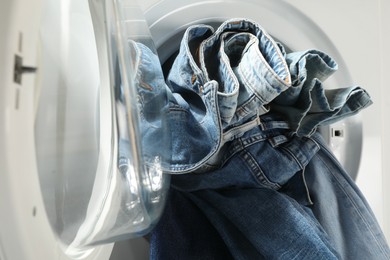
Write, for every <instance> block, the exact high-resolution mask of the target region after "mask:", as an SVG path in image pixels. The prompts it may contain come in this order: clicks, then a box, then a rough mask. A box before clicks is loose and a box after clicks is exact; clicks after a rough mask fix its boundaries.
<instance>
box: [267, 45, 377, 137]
mask: <svg viewBox="0 0 390 260" xmlns="http://www.w3.org/2000/svg"><path fill="white" fill-rule="evenodd" d="M286 61H287V63H288V65H289V68H290V73H291V79H292V86H291V87H290V88H289V89H288V90H287V91H285V92H283V93H282V94H281V95H279V96H278V97H277V98H276V99H275V101H274V102H272V105H271V107H272V109H273V110H276V111H278V112H280V113H282V114H284V115H285V116H286V117H287V118H288V120H289V122H290V124H291V127H292V129H294V131H295V132H296V134H297V135H299V136H309V135H311V134H312V133H314V132H315V130H316V129H317V127H318V126H320V125H328V124H331V123H334V122H337V121H340V120H342V119H344V118H346V117H348V116H352V115H354V114H356V113H358V112H359V111H360V110H362V109H363V108H365V107H367V106H369V105H371V104H372V101H371V98H370V96H369V94H368V93H367V92H366V91H365V90H364V89H362V88H361V87H359V86H352V87H348V88H337V89H324V87H323V84H322V82H323V81H325V80H326V79H327V78H328V77H329V76H331V75H332V74H333V73H334V72H335V71H336V70H337V64H336V62H335V61H334V60H333V59H332V58H331V57H330V56H329V55H327V54H325V53H323V52H321V51H318V50H308V51H302V52H293V53H289V54H287V56H286Z"/></svg>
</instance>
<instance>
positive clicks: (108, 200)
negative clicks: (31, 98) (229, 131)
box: [35, 0, 170, 258]
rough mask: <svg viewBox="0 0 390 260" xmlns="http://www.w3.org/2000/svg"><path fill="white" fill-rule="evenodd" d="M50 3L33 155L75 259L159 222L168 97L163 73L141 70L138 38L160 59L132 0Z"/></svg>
mask: <svg viewBox="0 0 390 260" xmlns="http://www.w3.org/2000/svg"><path fill="white" fill-rule="evenodd" d="M45 2H46V3H45V9H44V11H43V14H42V23H41V28H40V49H39V50H38V51H39V54H40V55H39V56H40V62H39V70H38V73H39V80H38V82H37V88H38V89H39V91H38V93H39V94H37V95H36V97H35V102H36V107H37V109H36V111H35V143H36V159H37V165H38V172H39V179H40V185H41V190H42V196H43V200H44V203H45V209H46V213H47V216H48V219H49V221H50V224H51V226H52V229H53V231H54V233H55V234H56V236H57V238H58V241H59V243H60V244H61V245H62V246H63V248H64V251H65V252H66V253H67V254H68V255H70V256H72V257H75V258H77V257H81V256H83V255H85V254H87V253H88V252H89V251H91V250H93V247H94V246H96V245H98V244H102V243H111V242H115V241H117V240H122V239H127V238H131V237H135V236H142V235H145V234H146V233H147V232H148V231H150V229H151V228H152V227H153V226H154V224H155V223H156V222H157V220H158V218H159V216H160V214H161V212H162V209H163V207H164V201H165V198H166V193H167V187H168V183H169V179H168V177H167V175H166V174H164V173H163V166H164V164H165V163H168V160H169V156H170V149H169V144H170V142H169V140H170V138H169V133H167V131H166V128H165V117H164V111H165V110H164V107H165V106H166V105H167V97H166V93H165V92H164V88H163V87H162V86H161V85H159V83H161V82H160V81H159V79H160V78H162V79H163V75H162V71H158V70H153V71H154V75H153V76H152V77H149V78H148V80H150V82H149V81H144V77H143V78H142V79H141V78H140V75H147V74H148V71H147V68H142V67H140V66H139V57H140V55H139V54H140V46H142V47H143V48H146V49H147V50H148V51H149V52H150V56H149V57H150V59H151V61H154V62H156V61H157V64H158V65H159V63H158V58H157V55H156V53H155V49H154V46H153V42H152V41H151V38H150V35H149V32H148V26H147V25H146V22H143V23H142V22H140V21H142V17H135V19H134V20H136V21H138V22H137V23H134V22H131V21H130V22H129V20H132V19H130V18H131V17H133V15H136V14H138V15H140V14H142V12H137V8H138V6H137V5H136V4H134V2H133V1H127V2H126V1H104V0H91V1H89V2H88V1H86V0H85V1H79V0H67V1H60V2H59V1H56V0H46V1H45ZM158 67H159V66H158ZM160 72H161V73H160ZM156 136H158V138H156ZM156 147H158V149H156Z"/></svg>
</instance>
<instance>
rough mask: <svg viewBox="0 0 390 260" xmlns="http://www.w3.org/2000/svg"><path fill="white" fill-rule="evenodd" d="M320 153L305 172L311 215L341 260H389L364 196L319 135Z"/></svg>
mask: <svg viewBox="0 0 390 260" xmlns="http://www.w3.org/2000/svg"><path fill="white" fill-rule="evenodd" d="M312 138H313V140H315V141H316V142H317V143H318V144H319V146H320V148H321V149H320V150H319V151H318V153H316V154H315V155H314V156H313V158H312V159H311V160H310V162H309V164H308V165H307V166H306V168H305V176H306V183H307V186H308V188H309V190H310V197H311V199H312V201H313V206H312V207H311V208H312V211H313V213H314V215H315V217H316V218H317V219H318V221H319V223H320V224H321V226H322V227H323V228H324V230H325V231H326V232H327V234H328V235H329V237H330V239H331V241H332V242H333V244H334V245H335V247H336V250H337V251H338V252H339V253H340V255H341V257H342V259H376V260H385V259H390V249H389V246H388V244H387V242H386V239H385V237H384V235H383V233H382V230H381V228H380V226H379V224H378V222H377V220H376V218H375V216H374V214H373V212H372V210H371V208H370V206H369V204H368V203H367V201H366V199H365V198H364V196H363V194H362V193H361V191H360V190H359V188H358V187H357V186H356V184H355V183H354V181H353V180H352V179H351V177H350V175H349V174H347V173H346V172H345V170H344V169H343V167H342V166H341V165H340V163H339V162H338V160H337V159H336V158H335V157H334V155H333V154H332V152H331V151H330V150H329V148H328V146H327V144H326V143H325V141H324V140H323V138H322V137H321V135H320V134H318V133H315V134H314V135H312Z"/></svg>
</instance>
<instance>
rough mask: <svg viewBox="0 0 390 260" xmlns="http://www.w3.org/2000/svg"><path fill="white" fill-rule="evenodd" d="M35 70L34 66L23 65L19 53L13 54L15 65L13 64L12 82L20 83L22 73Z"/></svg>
mask: <svg viewBox="0 0 390 260" xmlns="http://www.w3.org/2000/svg"><path fill="white" fill-rule="evenodd" d="M36 71H37V68H36V67H30V66H24V65H23V58H22V57H21V56H19V55H17V54H16V55H15V65H14V82H15V83H18V84H22V75H23V74H24V73H35V72H36Z"/></svg>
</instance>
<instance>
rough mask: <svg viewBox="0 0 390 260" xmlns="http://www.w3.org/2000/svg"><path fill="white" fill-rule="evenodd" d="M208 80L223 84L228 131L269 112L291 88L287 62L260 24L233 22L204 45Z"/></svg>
mask: <svg viewBox="0 0 390 260" xmlns="http://www.w3.org/2000/svg"><path fill="white" fill-rule="evenodd" d="M199 56H200V64H201V68H202V70H203V72H204V74H205V78H206V80H216V81H217V82H218V83H219V92H218V95H219V96H218V97H219V99H218V100H219V107H220V113H221V119H222V122H223V123H224V127H225V128H228V127H229V126H231V125H235V124H239V123H240V122H243V121H245V119H248V118H250V117H252V116H253V115H256V114H257V115H262V114H264V113H267V112H268V109H267V108H266V107H265V105H267V104H268V103H269V102H270V101H271V100H273V99H274V98H275V97H276V96H278V95H279V94H280V93H281V92H282V91H284V90H286V89H287V88H288V87H289V86H290V85H291V78H290V73H289V70H288V66H287V64H286V61H285V59H284V57H283V54H282V53H281V50H280V48H279V46H278V45H277V43H276V42H275V41H274V40H273V39H272V38H271V37H270V36H269V35H268V34H267V32H266V31H265V30H264V29H263V28H261V27H260V25H258V24H257V23H256V22H254V21H251V20H248V19H231V20H228V21H226V22H224V23H223V24H222V25H221V26H219V28H218V29H217V31H216V32H215V33H214V34H213V35H212V36H210V37H209V38H208V39H206V40H204V41H203V42H202V43H201V45H200V55H199Z"/></svg>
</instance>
